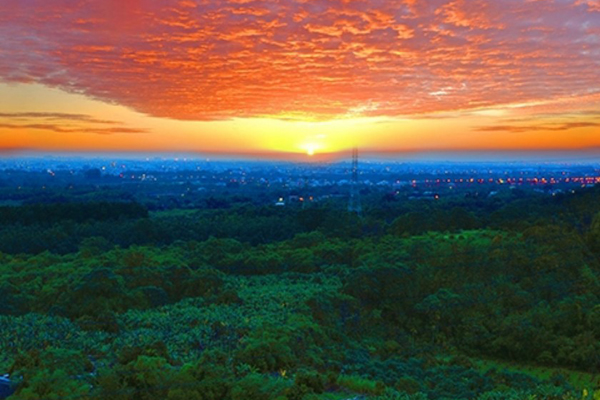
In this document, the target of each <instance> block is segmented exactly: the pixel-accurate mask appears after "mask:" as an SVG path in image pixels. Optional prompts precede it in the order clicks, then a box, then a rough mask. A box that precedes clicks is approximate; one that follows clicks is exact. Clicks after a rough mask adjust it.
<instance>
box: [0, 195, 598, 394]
mask: <svg viewBox="0 0 600 400" xmlns="http://www.w3.org/2000/svg"><path fill="white" fill-rule="evenodd" d="M599 200H600V191H598V190H597V189H589V190H585V191H582V192H579V193H576V194H573V195H568V196H567V195H563V196H557V197H552V198H546V197H539V196H528V195H526V194H523V193H513V194H512V195H511V196H506V197H503V198H486V199H470V198H449V199H447V200H444V201H440V202H430V203H425V202H422V201H421V202H408V203H402V204H397V203H396V202H395V201H394V200H393V199H389V198H386V197H384V198H382V199H380V200H379V201H377V202H372V203H370V204H366V210H365V212H364V215H363V216H362V217H358V216H357V215H354V214H349V213H347V212H345V211H344V210H342V209H339V208H335V207H331V206H320V207H312V208H305V209H301V208H295V209H292V208H275V207H256V206H253V205H250V204H241V205H239V206H236V207H231V208H228V209H226V210H225V209H201V210H197V211H189V210H188V211H186V210H172V211H168V212H158V213H150V214H148V212H147V211H146V210H145V209H144V207H143V206H141V205H139V204H130V203H90V204H70V203H65V204H60V205H25V206H21V207H12V208H11V207H3V208H2V209H0V215H2V216H3V217H2V219H1V221H2V222H1V226H0V250H1V251H2V254H0V270H1V274H2V275H1V276H2V281H1V282H0V349H1V352H0V372H3V371H6V372H7V373H10V374H11V376H12V377H13V379H15V380H16V381H17V387H16V393H15V394H14V395H13V396H12V397H11V400H12V399H67V398H69V399H70V398H73V399H93V398H96V399H172V400H174V399H207V400H208V399H224V400H225V399H227V400H230V399H231V400H238V399H239V400H242V399H249V400H252V399H265V400H268V399H279V400H283V399H289V400H294V399H348V398H356V396H363V397H364V398H373V399H382V400H383V399H482V400H483V399H524V398H534V397H529V396H536V397H535V398H536V399H570V398H572V399H575V398H577V399H579V398H582V393H583V397H584V398H589V399H592V398H598V396H600V395H599V394H598V393H594V389H595V387H594V386H595V385H597V384H598V383H599V382H597V381H596V382H594V381H593V378H594V377H596V375H595V374H597V372H598V369H599V368H600V264H599V257H600V214H598V213H599V212H600V201H599ZM583 389H585V392H582V391H583ZM594 396H596V397H594Z"/></svg>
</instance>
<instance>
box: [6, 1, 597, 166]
mask: <svg viewBox="0 0 600 400" xmlns="http://www.w3.org/2000/svg"><path fill="white" fill-rule="evenodd" d="M0 37H1V38H2V40H1V41H0V156H2V157H6V156H10V155H13V154H17V155H18V154H29V153H35V154H59V153H65V152H66V153H70V154H77V153H82V154H89V153H107V154H109V153H140V154H146V153H147V154H153V153H164V152H171V153H186V154H210V155H213V156H215V157H233V158H236V157H242V158H248V157H249V158H253V157H255V158H259V159H260V158H264V159H281V160H298V161H324V160H325V161H326V160H332V159H338V158H344V157H347V156H346V154H349V151H350V149H351V148H352V147H354V146H358V147H359V148H361V149H362V150H361V153H364V154H365V155H370V156H373V157H375V156H376V157H395V158H400V159H417V160H426V159H433V160H444V159H449V160H486V159H490V160H508V161H510V160H516V159H520V158H525V159H531V160H542V161H543V160H549V161H552V160H568V159H571V158H572V159H573V160H576V159H578V158H579V159H581V158H586V157H590V159H593V158H594V157H596V156H598V155H600V150H599V149H600V4H599V3H598V1H596V0H560V1H559V0H545V1H540V0H499V1H491V0H473V1H466V0H435V1H427V2H418V1H415V0H387V1H379V0H376V1H362V0H356V1H351V2H349V1H344V0H339V1H326V0H316V1H312V2H305V1H293V0H277V1H266V0H255V1H238V0H223V1H218V2H209V1H205V0H166V1H161V2H152V1H149V0H136V1H129V2H121V1H116V0H107V1H96V0H94V1H88V2H65V1H62V0H60V1H59V0H46V1H42V0H32V1H28V2H22V1H18V0H6V1H3V2H2V3H1V4H0Z"/></svg>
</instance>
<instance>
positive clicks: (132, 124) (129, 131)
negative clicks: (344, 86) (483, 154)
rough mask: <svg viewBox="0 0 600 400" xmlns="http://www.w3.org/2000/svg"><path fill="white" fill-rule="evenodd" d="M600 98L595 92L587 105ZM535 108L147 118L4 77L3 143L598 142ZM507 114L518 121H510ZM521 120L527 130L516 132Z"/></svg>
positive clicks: (103, 147)
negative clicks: (365, 114) (394, 114)
mask: <svg viewBox="0 0 600 400" xmlns="http://www.w3.org/2000/svg"><path fill="white" fill-rule="evenodd" d="M596 101H597V100H596V98H593V99H591V100H590V102H589V104H590V106H589V107H591V106H592V105H594V104H596ZM533 107H536V108H535V109H534V110H533V111H534V112H535V113H534V114H533V118H532V117H531V115H532V111H529V110H528V109H527V108H526V107H524V108H523V107H522V108H510V107H508V106H505V107H502V108H500V109H488V110H478V111H477V112H474V111H457V112H456V113H454V114H448V113H447V114H444V115H426V116H415V117H412V118H408V117H406V118H392V117H361V116H352V117H351V116H345V117H342V118H338V119H332V120H328V121H315V120H310V119H308V120H302V119H300V118H296V119H289V118H288V119H278V118H276V117H275V116H273V117H271V118H266V117H264V118H232V119H229V120H220V121H186V120H175V119H168V118H158V117H153V116H149V115H145V114H142V113H139V112H136V111H134V110H132V109H129V108H127V107H124V106H120V105H115V104H108V103H106V102H102V101H99V100H95V99H92V98H89V97H87V96H84V95H81V94H74V93H67V92H65V91H62V90H58V89H54V88H49V87H46V86H42V85H39V84H13V85H8V84H0V150H5V151H6V150H19V149H23V150H36V151H42V152H44V151H46V152H48V151H71V152H78V151H101V152H112V151H124V152H129V151H132V152H136V151H141V152H188V153H223V154H248V155H252V154H255V155H256V156H257V157H283V158H287V157H288V156H287V155H286V154H288V155H293V156H294V157H300V156H307V155H308V156H317V155H318V156H319V157H320V158H318V159H321V158H322V157H328V156H327V155H328V154H335V153H343V152H348V151H349V150H350V149H351V148H352V147H355V146H358V147H360V148H361V149H363V150H365V151H378V152H397V151H401V152H405V151H406V152H412V151H429V150H434V151H435V150H510V149H522V150H536V149H575V148H582V147H592V146H599V145H600V137H599V136H598V135H597V126H596V125H594V124H593V123H588V124H587V125H586V124H585V123H581V124H579V125H578V124H577V123H575V124H574V123H573V122H574V121H573V116H572V115H571V116H570V118H569V116H566V117H562V116H560V115H557V116H555V117H552V118H550V117H544V118H536V117H535V114H537V113H543V112H544V111H545V110H544V109H539V107H540V106H539V105H534V106H533ZM525 117H527V118H529V119H527V118H525ZM506 118H513V119H514V121H516V122H510V124H509V123H507V122H506V121H505V119H506ZM518 118H522V121H523V122H519V121H521V120H519V119H518ZM576 121H577V120H576ZM583 122H585V121H583ZM569 124H570V125H569ZM507 125H510V126H507ZM570 126H571V127H570ZM521 127H523V130H518V129H519V128H521ZM528 127H530V128H531V129H530V130H528ZM545 127H548V129H547V130H546V129H545ZM510 129H513V130H510ZM558 129H564V130H567V129H568V130H569V135H566V134H560V135H559V134H556V132H560V131H559V130H558ZM315 159H317V158H316V157H315Z"/></svg>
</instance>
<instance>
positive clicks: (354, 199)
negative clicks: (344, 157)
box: [348, 147, 362, 215]
mask: <svg viewBox="0 0 600 400" xmlns="http://www.w3.org/2000/svg"><path fill="white" fill-rule="evenodd" d="M348 211H349V212H353V213H356V214H358V215H360V213H361V212H362V207H361V206H360V193H359V191H358V148H356V147H355V148H353V149H352V181H351V182H350V199H349V200H348Z"/></svg>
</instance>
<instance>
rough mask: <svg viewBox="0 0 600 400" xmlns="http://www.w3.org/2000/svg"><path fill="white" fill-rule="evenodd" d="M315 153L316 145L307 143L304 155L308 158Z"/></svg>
mask: <svg viewBox="0 0 600 400" xmlns="http://www.w3.org/2000/svg"><path fill="white" fill-rule="evenodd" d="M316 151H317V145H315V144H314V143H309V144H307V145H306V154H307V155H309V156H314V155H315V152H316Z"/></svg>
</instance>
